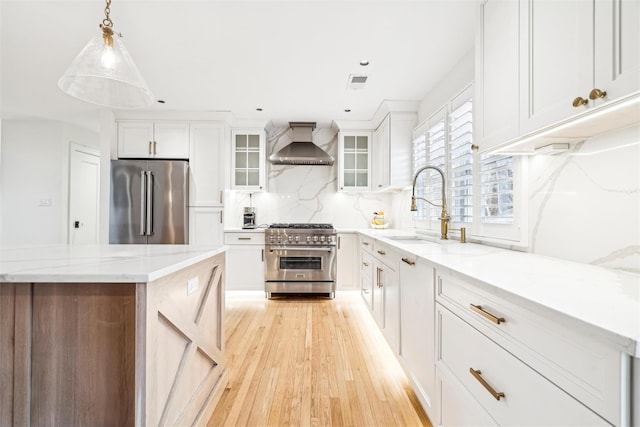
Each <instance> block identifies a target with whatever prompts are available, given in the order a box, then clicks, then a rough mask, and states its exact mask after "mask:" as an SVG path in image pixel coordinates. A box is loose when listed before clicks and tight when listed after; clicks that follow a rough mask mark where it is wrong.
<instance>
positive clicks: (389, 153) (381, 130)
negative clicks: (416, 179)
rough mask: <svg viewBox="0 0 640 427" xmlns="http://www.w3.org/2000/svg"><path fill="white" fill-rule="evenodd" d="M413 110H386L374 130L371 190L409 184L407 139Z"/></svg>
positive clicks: (409, 168) (411, 124)
mask: <svg viewBox="0 0 640 427" xmlns="http://www.w3.org/2000/svg"><path fill="white" fill-rule="evenodd" d="M417 120H418V117H417V114H415V113H396V112H391V113H389V114H388V115H387V116H386V117H385V118H384V120H382V122H381V123H380V125H379V126H378V128H377V129H376V131H375V133H374V147H373V157H374V159H375V160H374V168H373V174H372V175H373V185H372V189H373V190H384V189H387V188H402V187H406V186H408V185H411V178H412V177H411V141H412V140H413V138H412V133H413V129H414V128H415V126H416V122H417Z"/></svg>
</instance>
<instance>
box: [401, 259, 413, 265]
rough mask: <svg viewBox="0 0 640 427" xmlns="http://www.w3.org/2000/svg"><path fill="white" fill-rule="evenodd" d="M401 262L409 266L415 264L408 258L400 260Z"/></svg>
mask: <svg viewBox="0 0 640 427" xmlns="http://www.w3.org/2000/svg"><path fill="white" fill-rule="evenodd" d="M402 261H404V262H406V263H407V264H409V265H416V262H415V261H411V260H410V259H409V258H402Z"/></svg>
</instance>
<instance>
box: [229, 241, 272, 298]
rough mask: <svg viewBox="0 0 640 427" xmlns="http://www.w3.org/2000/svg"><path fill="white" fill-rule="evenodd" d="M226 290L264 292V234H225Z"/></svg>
mask: <svg viewBox="0 0 640 427" xmlns="http://www.w3.org/2000/svg"><path fill="white" fill-rule="evenodd" d="M224 244H225V245H227V246H228V247H229V250H228V251H227V266H226V267H227V269H226V274H227V277H226V283H225V287H226V289H227V290H233V291H264V232H262V231H255V232H251V231H242V232H225V233H224Z"/></svg>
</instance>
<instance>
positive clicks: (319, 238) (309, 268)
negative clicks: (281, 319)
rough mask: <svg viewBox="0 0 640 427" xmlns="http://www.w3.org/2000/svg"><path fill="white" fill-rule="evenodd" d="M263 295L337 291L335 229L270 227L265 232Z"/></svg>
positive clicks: (331, 293)
mask: <svg viewBox="0 0 640 427" xmlns="http://www.w3.org/2000/svg"><path fill="white" fill-rule="evenodd" d="M265 233H266V234H265V292H266V294H267V297H268V298H271V297H272V296H273V295H274V294H309V293H313V294H326V295H327V296H329V297H330V298H333V297H334V296H335V290H336V270H337V260H336V230H335V229H334V228H333V226H332V225H331V224H306V223H304V224H272V225H270V226H269V229H267V230H266V232H265Z"/></svg>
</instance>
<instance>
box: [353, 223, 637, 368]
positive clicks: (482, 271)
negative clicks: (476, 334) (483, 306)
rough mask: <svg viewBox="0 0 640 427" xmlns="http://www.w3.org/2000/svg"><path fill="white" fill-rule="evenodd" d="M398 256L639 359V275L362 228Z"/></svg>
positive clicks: (404, 233) (451, 241) (488, 247)
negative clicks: (545, 311)
mask: <svg viewBox="0 0 640 427" xmlns="http://www.w3.org/2000/svg"><path fill="white" fill-rule="evenodd" d="M359 233H360V234H362V235H365V236H369V237H371V238H374V239H378V240H380V241H381V242H384V243H385V244H387V245H389V246H392V247H395V248H397V249H398V250H400V251H402V252H408V253H410V254H413V255H415V256H417V257H420V258H424V259H425V260H428V261H430V262H432V263H435V264H436V265H437V266H440V267H443V268H447V269H451V270H453V271H456V272H458V273H461V274H464V275H465V276H468V277H469V278H471V279H473V280H475V281H479V282H482V283H483V284H485V285H487V286H490V287H493V288H497V289H500V290H502V291H505V292H508V293H510V294H513V295H516V296H518V297H520V298H523V299H525V300H527V301H530V302H533V303H536V304H539V305H542V306H544V307H547V308H549V309H552V310H554V311H557V312H559V313H561V314H564V315H567V316H569V317H571V318H574V319H577V320H579V321H582V322H585V323H587V324H589V325H593V326H597V327H598V328H600V329H602V330H604V331H606V332H607V333H610V334H614V335H615V336H616V337H617V339H616V340H617V341H618V342H619V343H620V345H622V346H623V347H624V350H625V352H627V353H629V354H631V355H632V356H635V357H640V348H639V343H640V275H637V274H633V273H627V272H623V271H618V270H612V269H607V268H603V267H598V266H594V265H590V264H582V263H577V262H572V261H565V260H562V259H558V258H551V257H546V256H541V255H535V254H530V253H524V252H517V251H511V250H506V249H500V248H496V247H491V246H486V245H479V244H473V243H466V244H461V243H460V242H458V241H456V240H449V241H445V242H440V241H438V240H435V241H434V242H430V241H424V242H420V243H418V242H415V241H402V240H394V239H390V238H389V237H391V236H401V235H411V233H408V232H406V231H400V230H393V229H384V230H373V229H361V230H359Z"/></svg>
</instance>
